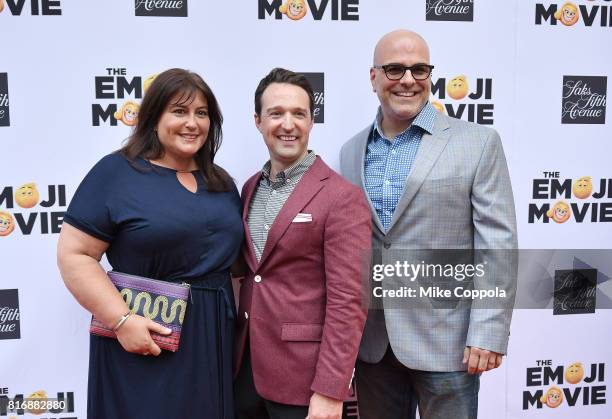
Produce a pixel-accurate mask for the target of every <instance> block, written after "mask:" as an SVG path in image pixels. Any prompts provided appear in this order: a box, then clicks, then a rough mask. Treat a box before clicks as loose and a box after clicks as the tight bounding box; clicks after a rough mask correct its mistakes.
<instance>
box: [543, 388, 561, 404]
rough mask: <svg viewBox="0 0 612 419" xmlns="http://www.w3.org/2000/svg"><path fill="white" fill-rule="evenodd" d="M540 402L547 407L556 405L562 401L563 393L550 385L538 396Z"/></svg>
mask: <svg viewBox="0 0 612 419" xmlns="http://www.w3.org/2000/svg"><path fill="white" fill-rule="evenodd" d="M540 402H541V403H544V404H545V405H546V406H548V407H558V406H559V405H560V404H561V402H563V393H561V389H560V388H558V387H551V388H549V389H548V391H547V392H546V393H544V395H543V396H542V397H540Z"/></svg>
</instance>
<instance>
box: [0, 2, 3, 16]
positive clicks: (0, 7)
mask: <svg viewBox="0 0 612 419" xmlns="http://www.w3.org/2000/svg"><path fill="white" fill-rule="evenodd" d="M3 10H4V0H0V13H2V11H3Z"/></svg>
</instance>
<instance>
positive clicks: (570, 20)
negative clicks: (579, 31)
mask: <svg viewBox="0 0 612 419" xmlns="http://www.w3.org/2000/svg"><path fill="white" fill-rule="evenodd" d="M555 19H557V20H560V21H561V23H563V24H564V25H565V26H572V25H573V24H574V23H576V22H578V7H577V6H576V5H575V4H573V3H570V2H567V3H565V4H564V5H563V6H561V9H559V10H557V11H556V12H555Z"/></svg>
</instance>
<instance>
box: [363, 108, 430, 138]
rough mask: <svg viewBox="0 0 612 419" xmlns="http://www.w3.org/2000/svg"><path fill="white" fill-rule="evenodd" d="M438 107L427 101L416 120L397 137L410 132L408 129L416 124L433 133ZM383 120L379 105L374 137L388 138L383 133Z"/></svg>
mask: <svg viewBox="0 0 612 419" xmlns="http://www.w3.org/2000/svg"><path fill="white" fill-rule="evenodd" d="M436 112H437V111H436V108H434V107H433V106H432V104H431V103H429V101H427V102H426V103H425V105H424V106H423V107H422V108H421V111H420V112H419V114H418V115H417V116H416V118H414V121H412V124H411V125H410V126H409V127H408V128H406V129H405V130H404V131H403V132H401V133H399V134H397V136H396V137H399V136H400V135H404V134H405V133H406V132H408V130H409V129H410V128H412V127H414V126H416V127H419V128H421V129H423V130H425V131H427V133H429V134H432V133H433V125H434V119H435V117H436ZM381 122H382V110H381V108H380V106H379V107H378V112H377V113H376V119H375V120H374V128H373V130H374V139H377V138H386V137H385V136H384V135H383V131H382V128H381V126H380V124H381Z"/></svg>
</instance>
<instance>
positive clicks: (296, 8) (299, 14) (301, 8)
mask: <svg viewBox="0 0 612 419" xmlns="http://www.w3.org/2000/svg"><path fill="white" fill-rule="evenodd" d="M278 11H279V12H281V13H284V14H286V15H287V17H288V18H289V19H293V20H299V19H301V18H303V17H304V16H306V12H307V11H308V9H307V8H306V2H305V1H304V0H286V1H285V3H284V4H282V5H281V7H280V8H279V9H278Z"/></svg>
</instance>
